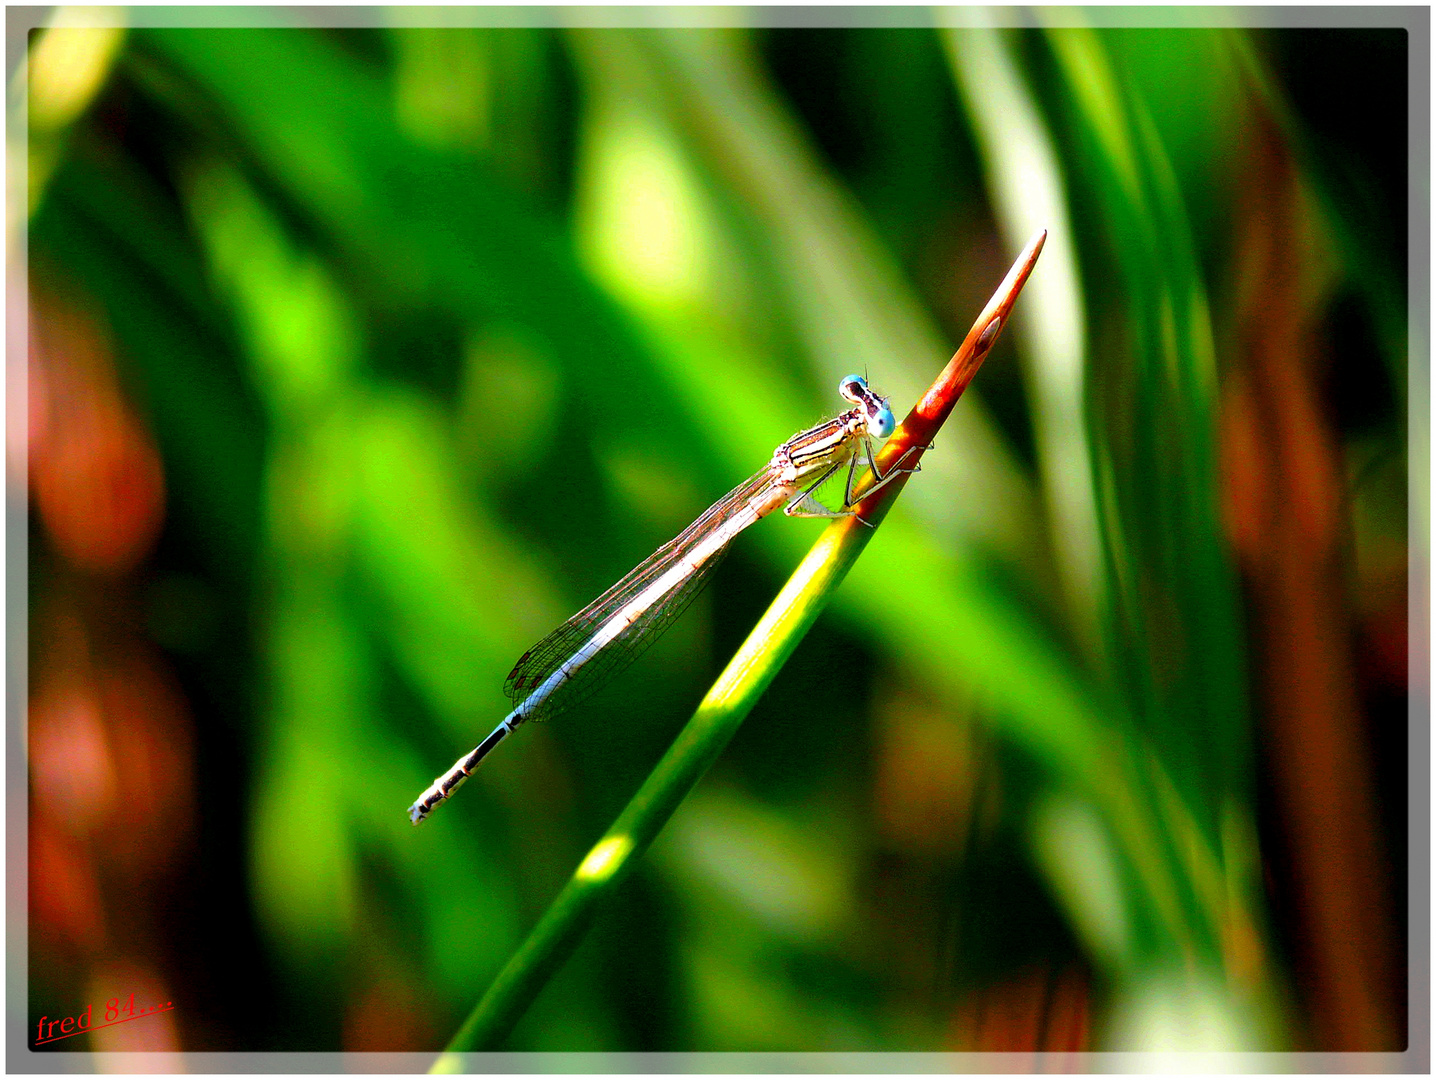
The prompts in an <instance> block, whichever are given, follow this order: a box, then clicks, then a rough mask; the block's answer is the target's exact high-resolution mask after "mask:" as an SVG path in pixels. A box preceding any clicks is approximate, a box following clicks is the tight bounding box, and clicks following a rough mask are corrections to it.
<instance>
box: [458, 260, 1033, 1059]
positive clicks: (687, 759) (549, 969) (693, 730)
mask: <svg viewBox="0 0 1436 1080" xmlns="http://www.w3.org/2000/svg"><path fill="white" fill-rule="evenodd" d="M1046 238H1047V234H1046V233H1045V232H1042V233H1039V234H1038V235H1037V236H1035V237H1033V239H1032V240H1031V241H1030V242H1029V243H1028V245H1027V248H1026V249H1025V250H1024V251H1023V253H1022V254H1021V255H1020V256H1019V257H1018V259H1017V262H1016V263H1015V264H1014V265H1013V267H1012V270H1011V272H1010V273H1009V274H1008V276H1007V279H1006V280H1005V281H1004V282H1003V283H1002V286H1001V287H1000V288H999V289H998V291H997V292H996V294H994V296H993V298H992V300H991V301H989V303H988V305H987V307H986V309H984V311H983V313H982V315H981V316H979V318H978V320H977V322H976V323H974V324H973V327H972V330H971V331H969V332H968V335H967V338H966V340H964V341H963V343H962V346H961V347H960V348H959V349H958V350H957V352H956V354H954V356H953V358H952V359H951V360H950V361H949V362H948V364H947V366H946V367H945V368H944V369H943V371H942V373H941V374H940V375H939V376H938V377H937V379H936V380H935V381H934V382H933V384H932V386H931V387H929V389H928V391H927V393H925V394H924V395H923V397H922V398H921V399H920V400H919V401H918V403H917V405H916V406H914V407H913V409H912V411H911V412H910V413H909V414H908V416H907V418H906V419H905V420H904V421H903V423H902V426H901V427H900V428H899V429H898V430H897V431H896V432H895V433H894V434H893V437H892V438H891V439H890V440H888V443H887V445H886V446H885V447H884V448H883V452H882V454H881V455H879V466H888V465H891V464H893V463H895V462H896V461H897V460H898V458H899V457H901V456H902V455H903V454H906V453H907V452H908V451H909V449H910V448H912V447H925V446H926V445H927V444H928V443H929V442H930V441H931V439H932V437H933V435H934V434H935V433H936V432H937V430H938V428H940V427H941V426H942V424H943V422H944V421H945V420H946V419H947V417H948V415H949V414H950V413H951V412H952V408H953V406H954V405H955V404H956V403H957V399H958V397H959V396H961V394H962V392H963V390H965V389H966V388H967V386H968V384H969V383H970V382H971V381H972V378H973V376H974V375H976V373H977V369H978V367H979V366H981V364H982V361H983V359H984V358H985V357H986V356H987V354H988V352H989V351H990V350H991V348H992V345H993V343H994V342H995V341H996V340H997V336H998V334H999V333H1000V332H1001V330H1002V327H1003V326H1004V325H1005V323H1006V321H1007V318H1008V314H1009V312H1010V311H1011V309H1012V305H1013V303H1014V302H1015V301H1016V299H1017V296H1018V294H1019V293H1020V292H1021V290H1022V286H1023V285H1024V284H1025V283H1026V281H1027V277H1028V275H1029V274H1030V273H1031V272H1032V267H1033V265H1034V264H1035V263H1036V261H1037V257H1038V255H1039V254H1040V253H1041V251H1042V244H1043V242H1044V241H1045V240H1046ZM920 452H921V451H919V454H920ZM906 481H907V477H906V476H904V477H900V478H899V479H897V480H895V481H894V482H893V483H891V484H889V485H888V486H887V487H886V488H884V489H883V491H882V492H880V493H877V494H875V495H874V496H873V497H872V498H871V499H870V500H865V501H864V502H863V503H862V504H861V506H860V513H861V514H862V516H863V517H864V518H865V519H866V520H867V521H869V522H870V523H872V525H874V526H876V525H877V524H878V523H879V522H880V521H881V519H882V517H883V516H884V515H885V514H886V512H887V509H888V507H889V506H891V505H892V500H893V498H894V497H895V496H896V494H897V492H898V490H900V489H901V488H902V487H903V486H904V485H905V483H906ZM873 531H874V530H873V529H872V528H869V527H867V526H865V525H862V524H860V523H859V522H857V521H856V520H855V519H854V518H851V517H848V518H843V519H841V520H838V521H835V522H833V524H832V525H830V526H829V527H828V528H827V529H826V530H825V531H824V532H823V534H822V536H821V537H819V539H818V542H817V543H816V544H815V545H814V546H813V548H812V550H811V551H810V552H809V553H808V556H807V558H805V559H804V560H803V562H802V564H801V565H799V567H798V569H797V570H796V571H795V572H794V574H793V576H792V577H791V578H789V580H788V583H787V584H786V585H784V587H783V589H782V591H781V592H780V593H779V594H778V597H777V599H775V600H774V601H773V604H772V606H771V607H769V609H768V611H767V612H766V613H765V614H764V616H763V618H762V619H760V620H759V622H758V625H757V626H755V627H754V628H753V632H752V633H751V634H750V635H749V636H748V639H747V640H746V641H745V642H744V643H743V645H742V647H741V648H739V650H738V652H737V654H736V655H735V656H734V657H733V659H732V660H731V661H730V662H729V664H728V666H727V667H726V668H725V669H724V671H723V674H722V675H720V676H719V677H718V681H717V682H715V683H714V684H713V687H712V689H710V690H709V691H708V694H707V695H706V696H705V697H704V699H703V701H702V702H701V703H700V704H699V706H698V709H697V711H696V712H695V713H694V714H693V718H692V719H691V720H690V721H689V722H688V724H687V726H686V727H685V728H684V729H683V731H682V732H681V733H680V734H679V736H678V738H677V739H676V740H675V741H674V743H673V746H672V747H670V748H669V751H668V753H666V754H665V755H664V756H663V759H662V760H661V761H660V762H659V763H658V765H657V766H656V767H655V768H654V770H653V772H652V773H650V774H649V776H648V779H647V780H646V781H645V782H644V784H643V786H642V787H641V788H640V789H639V791H638V793H637V794H636V795H635V796H634V797H633V799H632V800H631V801H630V802H629V804H628V806H627V807H625V808H624V810H623V812H622V813H621V814H620V815H619V817H618V820H617V821H615V822H614V824H613V826H612V827H611V828H610V829H609V830H608V832H607V833H605V834H604V836H603V837H602V839H600V840H599V842H598V843H597V844H596V845H594V847H593V849H592V850H591V851H590V852H589V854H588V856H587V857H586V858H585V859H584V860H583V862H582V863H581V864H580V865H579V867H578V869H577V870H576V871H575V872H574V875H573V877H572V878H571V879H570V880H569V883H568V884H567V885H566V886H565V887H564V889H563V891H562V892H561V893H560V894H559V895H558V898H557V899H555V900H554V902H553V904H552V905H551V906H550V907H549V909H548V911H547V912H546V913H545V914H544V916H543V918H542V919H541V920H539V924H538V926H537V927H536V928H535V929H534V931H533V933H532V934H531V935H530V936H529V938H528V940H527V941H525V942H524V944H523V945H522V946H521V947H520V948H519V950H518V952H516V953H515V954H514V956H513V958H512V959H511V960H510V961H509V962H508V964H507V965H505V967H504V969H503V971H501V972H500V973H499V976H498V978H497V979H495V980H494V982H493V985H491V986H490V987H489V990H488V992H487V993H486V994H485V995H484V997H483V998H482V999H481V1000H480V1001H479V1003H478V1005H476V1006H475V1007H474V1010H473V1012H472V1013H470V1014H469V1017H468V1019H467V1020H465V1021H464V1024H463V1026H462V1027H460V1028H459V1030H458V1032H457V1033H456V1034H455V1035H454V1037H453V1039H452V1040H451V1041H450V1043H449V1045H448V1047H447V1048H446V1049H445V1052H444V1054H443V1055H442V1056H440V1058H439V1059H438V1061H436V1062H435V1064H434V1068H433V1070H432V1071H434V1072H456V1071H459V1070H460V1068H461V1064H462V1063H461V1061H460V1059H459V1058H458V1057H457V1056H456V1055H458V1054H460V1053H463V1052H465V1051H468V1050H475V1049H493V1048H494V1047H495V1046H497V1045H498V1044H499V1043H500V1041H501V1040H503V1039H504V1038H505V1036H507V1035H508V1033H509V1031H510V1030H512V1028H513V1025H514V1024H515V1023H516V1022H517V1021H518V1019H519V1017H521V1016H522V1015H523V1013H524V1011H525V1010H526V1009H527V1008H528V1006H529V1004H530V1003H531V1002H532V1001H533V999H534V998H535V997H536V996H537V994H538V992H539V991H540V990H541V989H542V988H543V986H544V985H545V984H546V983H547V981H548V979H549V978H550V976H552V975H553V973H554V972H555V971H557V970H558V968H559V967H560V966H561V965H562V964H563V962H564V961H565V960H566V959H567V958H568V956H569V954H570V953H571V952H572V950H573V948H574V946H575V945H576V944H577V943H578V941H579V939H580V938H581V937H582V936H583V933H584V931H585V930H586V929H587V927H588V924H589V922H590V921H591V920H592V918H593V916H594V913H595V912H596V910H597V906H598V904H599V902H600V901H601V900H602V899H603V898H604V897H605V896H607V895H609V894H610V893H611V892H612V891H613V889H614V888H615V887H616V886H617V885H618V884H619V882H621V881H622V880H623V878H624V877H625V876H626V875H627V873H628V871H629V870H630V869H631V868H632V867H633V865H634V863H635V860H636V857H637V856H638V855H641V854H642V853H643V852H644V851H645V850H646V849H647V848H648V845H649V844H650V843H652V842H653V840H654V838H655V837H656V836H657V835H658V833H659V831H660V830H661V829H662V828H663V826H664V825H665V824H666V823H667V822H668V819H669V818H670V817H671V816H672V815H673V812H674V810H676V809H677V808H678V805H679V803H681V802H682V801H683V799H684V798H685V797H686V796H687V794H688V792H689V791H691V790H692V789H693V786H694V785H695V784H696V783H697V782H698V780H699V779H700V778H701V777H702V776H703V774H704V773H705V772H707V771H708V767H709V766H710V765H712V763H713V761H714V760H715V759H716V758H717V757H718V755H719V754H720V753H721V752H722V750H723V748H724V747H725V746H727V745H728V742H729V740H730V739H732V737H733V735H734V733H735V732H736V731H737V730H738V726H739V725H740V724H741V723H742V722H743V720H744V718H745V717H746V716H747V715H748V713H749V711H750V710H751V709H752V708H753V705H754V704H755V703H756V702H757V700H758V698H759V697H761V696H762V694H763V691H764V690H766V689H767V687H768V685H769V683H771V682H772V681H773V678H774V677H775V676H776V675H777V674H778V671H779V670H780V669H781V668H782V666H783V664H784V663H785V662H786V661H787V659H788V657H789V656H790V655H791V654H792V652H793V650H794V649H795V648H797V646H798V643H799V642H800V641H801V640H802V639H803V636H804V635H805V634H806V633H807V631H808V628H809V627H811V626H812V624H813V622H814V621H815V620H816V619H817V617H818V615H819V613H820V612H821V611H822V610H823V607H824V606H825V605H826V603H827V601H828V599H829V598H830V597H831V596H832V594H833V592H834V590H836V589H837V587H838V585H839V584H841V583H842V580H843V578H844V577H846V576H847V572H848V570H849V569H850V568H851V567H852V565H853V563H854V562H855V561H856V560H857V557H858V555H859V554H860V553H861V552H862V550H863V548H864V547H866V546H867V543H868V541H869V539H871V537H872V535H873Z"/></svg>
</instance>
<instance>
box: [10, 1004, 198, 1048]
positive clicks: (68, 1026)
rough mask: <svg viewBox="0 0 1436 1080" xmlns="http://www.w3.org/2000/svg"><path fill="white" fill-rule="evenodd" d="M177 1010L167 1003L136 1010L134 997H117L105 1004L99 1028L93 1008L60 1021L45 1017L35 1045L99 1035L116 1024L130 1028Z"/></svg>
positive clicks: (87, 1007) (37, 1033)
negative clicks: (144, 1019) (89, 1033)
mask: <svg viewBox="0 0 1436 1080" xmlns="http://www.w3.org/2000/svg"><path fill="white" fill-rule="evenodd" d="M174 1007H175V1006H174V1002H173V1001H166V1002H165V1003H164V1004H163V1005H151V1006H149V1007H148V1008H144V1009H137V1008H135V995H134V994H131V995H130V996H129V998H128V999H122V998H117V997H115V998H110V1000H109V1001H107V1002H105V1011H104V1019H105V1022H104V1023H100V1024H97V1023H95V1022H94V1012H95V1007H94V1006H93V1005H86V1006H85V1011H84V1012H81V1013H76V1014H75V1015H74V1016H65V1017H61V1018H59V1019H57V1020H52V1019H50V1018H49V1017H48V1016H42V1017H40V1026H39V1028H38V1029H37V1030H36V1037H35V1045H36V1046H39V1045H40V1044H41V1043H48V1042H58V1041H59V1040H60V1039H68V1038H70V1037H71V1036H74V1035H83V1034H84V1033H85V1032H87V1031H98V1030H99V1029H100V1028H107V1027H114V1026H115V1025H116V1024H127V1023H129V1022H130V1021H131V1020H139V1019H140V1018H141V1017H145V1016H153V1015H154V1014H155V1013H162V1012H170V1011H171V1010H173V1009H174Z"/></svg>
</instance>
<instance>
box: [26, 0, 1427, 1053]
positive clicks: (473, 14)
mask: <svg viewBox="0 0 1436 1080" xmlns="http://www.w3.org/2000/svg"><path fill="white" fill-rule="evenodd" d="M54 10H55V9H53V8H48V7H7V9H6V12H5V16H6V18H5V71H6V78H7V82H6V114H7V117H8V121H9V122H8V130H7V150H8V151H10V153H11V155H13V153H14V148H15V147H20V148H22V152H23V148H24V147H25V146H26V145H27V142H26V135H27V131H26V125H25V113H24V109H23V107H22V103H23V95H22V94H21V90H22V88H23V74H22V73H21V71H20V69H21V67H22V65H23V63H24V58H25V57H24V54H25V48H26V42H27V40H28V33H29V31H30V30H32V29H35V28H37V27H41V26H44V25H46V24H47V22H48V19H49V16H50V15H51V13H52V12H53V11H54ZM73 13H74V10H73V9H72V11H71V14H73ZM87 18H92V19H93V20H94V21H93V22H92V23H91V25H97V26H99V25H128V26H193V27H216V28H217V27H238V26H281V27H282V26H294V27H307V26H334V27H370V26H372V27H380V26H498V27H502V26H557V25H580V26H596V27H603V26H643V25H661V26H676V27H702V26H764V27H829V26H840V27H899V26H901V27H924V26H933V25H944V26H966V25H973V26H992V25H999V26H1034V25H1039V24H1041V25H1059V26H1060V25H1089V26H1110V27H1184V26H1190V27H1213V26H1231V27H1244V28H1289V27H1332V28H1358V27H1395V28H1404V29H1406V30H1407V31H1408V33H1409V35H1410V51H1409V54H1408V55H1409V61H1408V62H1409V68H1408V73H1407V76H1408V79H1407V86H1408V148H1409V173H1408V188H1407V190H1408V222H1409V248H1408V267H1407V272H1408V278H1407V281H1408V318H1409V327H1408V367H1409V372H1408V380H1409V381H1408V387H1409V392H1408V409H1409V414H1408V454H1409V460H1408V474H1407V475H1408V493H1409V497H1408V506H1409V534H1408V551H1409V559H1410V563H1409V576H1408V582H1409V590H1410V595H1409V608H1408V611H1409V619H1410V625H1409V636H1408V648H1409V656H1408V662H1409V669H1408V670H1409V671H1410V672H1411V675H1410V676H1409V678H1410V685H1409V695H1410V696H1409V702H1410V703H1409V713H1408V724H1409V729H1408V748H1409V752H1410V760H1409V772H1408V778H1407V779H1408V799H1409V807H1408V819H1407V820H1408V846H1409V851H1408V859H1407V865H1408V880H1407V912H1408V933H1407V948H1408V957H1407V971H1408V993H1407V1016H1408V1019H1407V1030H1408V1035H1409V1043H1408V1046H1407V1049H1406V1050H1405V1051H1403V1052H1399V1053H1395V1052H1393V1053H1227V1054H1200V1053H1190V1054H1189V1053H1175V1052H1170V1053H1113V1052H1093V1053H1083V1054H1045V1053H1036V1054H1034V1053H879V1052H871V1053H703V1052H695V1053H615V1054H608V1053H585V1052H573V1053H529V1054H521V1053H474V1054H466V1055H464V1056H463V1064H464V1066H465V1068H466V1069H468V1070H469V1071H472V1072H482V1073H554V1072H560V1073H880V1074H881V1073H938V1072H944V1073H946V1072H962V1073H969V1072H982V1073H1030V1072H1034V1071H1035V1072H1052V1071H1062V1072H1073V1071H1085V1072H1099V1073H1143V1072H1152V1071H1175V1072H1185V1073H1193V1072H1217V1073H1234V1072H1235V1073H1312V1072H1315V1073H1346V1072H1358V1073H1367V1072H1379V1073H1425V1072H1428V1071H1429V1069H1430V1048H1431V970H1430V959H1431V923H1430V911H1431V816H1430V806H1431V733H1430V718H1431V701H1430V681H1429V678H1426V677H1425V676H1428V675H1429V673H1430V671H1431V667H1430V551H1431V545H1430V499H1429V495H1430V491H1431V487H1430V482H1431V457H1430V447H1431V440H1430V420H1431V379H1430V374H1431V364H1430V340H1431V337H1430V328H1431V303H1430V300H1431V247H1430V237H1431V204H1430V191H1431V138H1430V134H1431V12H1430V9H1429V8H1428V7H1424V6H1423V7H1100V8H1085V9H1083V8H1035V9H1034V8H1014V7H1005V8H993V9H980V8H971V7H960V8H951V7H950V8H921V7H760V8H754V7H669V8H665V7H650V8H642V7H599V6H593V7H567V8H563V7H488V8H461V7H447V8H438V7H430V8H380V7H368V8H362V7H360V8H356V7H319V6H308V7H236V6H226V7H184V6H164V7H160V6H155V7H132V8H119V7H116V8H93V9H90V11H89V12H88V13H87ZM74 25H80V24H79V23H75V24H74ZM25 176H26V174H25V172H24V171H23V170H17V169H16V168H15V167H14V166H13V165H12V166H11V167H10V169H9V170H8V171H7V191H6V199H7V206H8V207H9V208H11V212H12V213H13V207H15V206H16V205H22V204H23V200H24V199H25V198H26V179H25ZM17 200H20V203H18V204H17ZM9 257H10V259H11V260H12V261H10V262H9V263H8V264H7V267H6V271H7V275H8V283H9V284H12V285H18V286H19V288H18V290H17V292H11V291H9V290H7V296H14V295H17V294H18V295H19V296H25V295H28V279H27V274H26V267H27V261H28V245H27V243H26V238H25V236H24V235H23V232H22V234H21V235H19V236H17V237H16V242H15V244H14V245H13V246H12V247H11V248H10V252H9ZM7 314H8V315H9V317H10V324H9V329H8V334H7V338H6V345H7V364H6V385H7V392H8V394H9V402H8V409H7V417H8V418H9V419H10V420H11V421H12V422H13V418H15V417H17V416H19V417H24V416H25V415H26V405H27V400H26V386H25V383H26V380H25V379H24V377H23V375H24V370H25V368H24V365H25V363H26V357H27V354H28V326H27V321H26V318H25V312H24V310H23V309H22V310H17V309H16V307H15V306H13V305H11V306H9V308H8V311H7ZM10 445H11V447H12V448H14V447H15V446H16V445H17V444H16V443H14V442H12V443H11V444H10ZM24 445H25V444H24V441H23V440H21V441H20V442H19V443H18V446H19V447H20V449H19V450H18V451H15V452H17V453H19V454H20V456H21V458H22V460H20V461H15V460H13V459H12V460H11V461H10V463H9V465H10V467H9V468H8V469H7V472H6V502H5V510H6V514H5V522H6V538H7V547H6V551H7V555H6V566H5V570H6V576H5V583H6V586H7V602H6V608H5V612H6V626H7V640H8V648H7V650H6V674H7V676H8V683H7V693H6V698H5V702H6V725H5V751H6V769H5V780H6V791H5V810H6V832H5V835H6V840H7V845H6V852H7V857H6V873H5V897H6V902H7V904H8V910H9V916H8V918H7V920H6V945H7V947H6V959H7V963H6V978H5V987H6V991H7V1001H8V1004H7V1008H6V1020H5V1034H6V1069H7V1071H8V1072H13V1073H31V1074H52V1073H69V1072H91V1071H96V1072H146V1073H148V1072H197V1073H316V1074H317V1073H343V1072H354V1073H411V1072H424V1071H426V1070H427V1069H428V1068H429V1067H430V1066H432V1065H433V1063H434V1060H435V1057H436V1055H435V1054H430V1053H423V1054H417V1053H406V1054H355V1053H342V1052H335V1053H263V1052H235V1053H190V1052H179V1053H136V1054H125V1053H99V1052H84V1051H76V1052H44V1053H40V1052H37V1051H34V1050H31V1049H30V1048H29V1045H28V1038H27V1032H28V1030H29V1024H28V1008H27V1005H28V998H29V995H28V980H27V973H28V970H29V948H28V941H29V914H28V904H27V900H28V890H27V867H28V861H29V859H28V857H29V844H28V828H27V825H28V804H27V799H26V793H27V786H26V785H27V769H26V764H25V762H26V758H25V752H24V745H25V742H24V717H25V716H26V704H27V702H28V685H27V673H28V655H29V638H28V606H29V589H28V561H29V545H28V517H27V513H28V510H27V492H26V491H25V489H24V488H23V487H18V488H17V485H16V484H15V482H14V478H15V477H16V476H19V477H22V478H23V477H25V476H27V475H28V460H23V459H24V457H25V452H24V449H23V448H24Z"/></svg>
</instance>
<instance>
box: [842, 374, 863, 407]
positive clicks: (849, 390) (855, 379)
mask: <svg viewBox="0 0 1436 1080" xmlns="http://www.w3.org/2000/svg"><path fill="white" fill-rule="evenodd" d="M867 392H868V381H867V379H864V378H863V377H862V376H861V375H845V376H843V379H842V381H841V382H839V383H838V393H839V394H841V395H842V396H843V397H845V398H847V399H848V400H849V401H851V402H852V403H853V404H854V405H856V404H857V403H858V402H860V401H862V400H863V398H865V397H866V396H867Z"/></svg>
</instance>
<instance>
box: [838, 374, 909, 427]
mask: <svg viewBox="0 0 1436 1080" xmlns="http://www.w3.org/2000/svg"><path fill="white" fill-rule="evenodd" d="M838 393H839V394H841V395H842V396H843V397H845V398H847V400H849V401H851V402H852V403H853V404H854V405H856V406H858V408H860V409H862V410H863V415H864V416H865V417H866V419H867V427H868V434H869V435H871V436H872V437H873V438H875V439H886V438H887V437H888V436H889V435H891V434H892V433H893V429H894V428H895V427H897V420H896V418H895V417H894V416H893V411H892V409H890V408H888V399H887V398H885V397H878V395H877V394H875V393H873V392H872V391H871V390H869V389H868V381H867V379H864V378H863V377H862V376H861V375H849V376H847V377H846V378H845V379H843V381H842V382H840V383H838Z"/></svg>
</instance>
